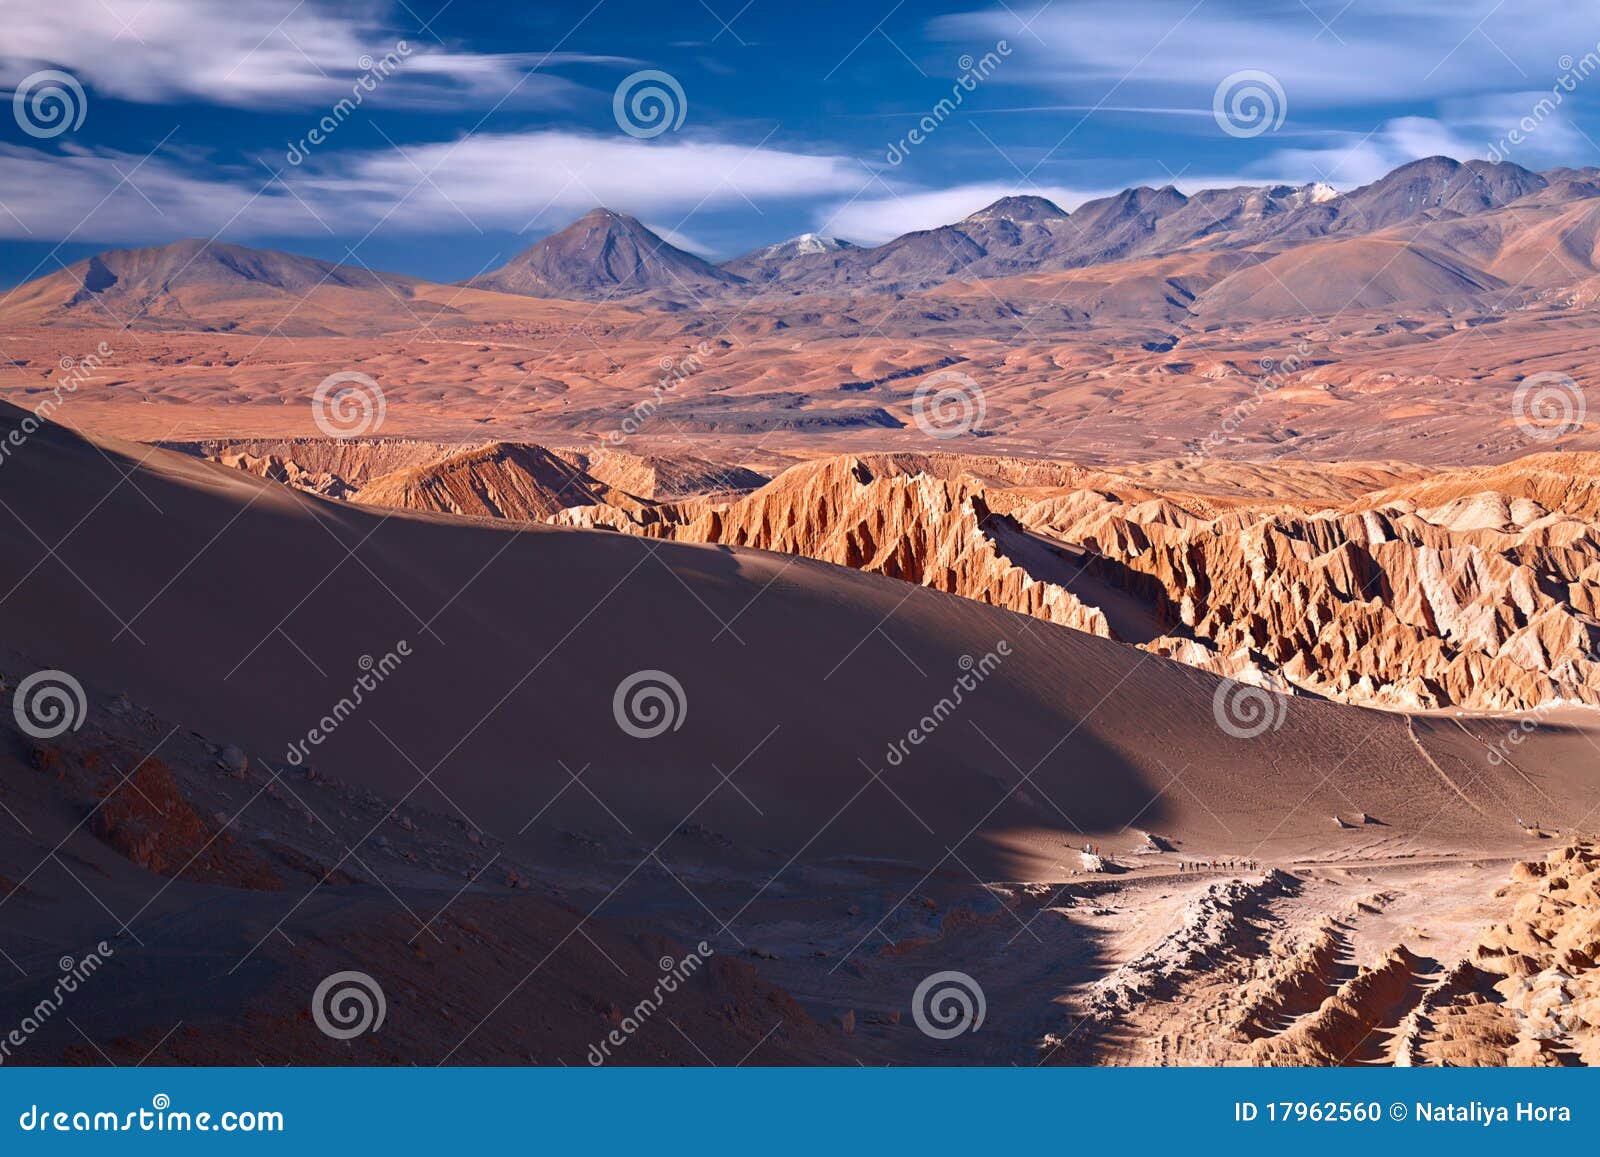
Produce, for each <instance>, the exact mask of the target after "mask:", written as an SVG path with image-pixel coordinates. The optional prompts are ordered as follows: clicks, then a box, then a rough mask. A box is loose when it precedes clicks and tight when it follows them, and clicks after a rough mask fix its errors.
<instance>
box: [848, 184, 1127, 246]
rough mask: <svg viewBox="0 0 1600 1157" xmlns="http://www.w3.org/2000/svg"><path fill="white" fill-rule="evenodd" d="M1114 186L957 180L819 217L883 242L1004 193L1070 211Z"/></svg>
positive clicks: (851, 234) (860, 237) (864, 239)
mask: <svg viewBox="0 0 1600 1157" xmlns="http://www.w3.org/2000/svg"><path fill="white" fill-rule="evenodd" d="M1111 191H1113V190H1105V189H1094V190H1087V189H1067V188H1062V187H1060V186H1048V187H1043V188H1041V187H1039V186H1036V185H1028V186H1018V185H1010V184H1005V183H1003V182H992V183H979V184H971V185H956V186H953V187H951V188H948V189H927V190H908V191H906V192H904V193H899V194H895V193H890V194H889V195H888V196H876V197H871V198H867V197H862V198H858V199H856V200H853V201H848V202H845V203H843V204H839V205H836V206H834V207H833V208H832V209H830V210H827V211H824V212H823V213H822V214H820V215H819V216H818V218H817V231H818V232H820V233H827V234H829V235H831V236H835V237H843V238H845V239H846V240H848V241H855V242H858V243H860V244H864V245H878V244H881V243H883V242H885V241H888V240H890V239H891V238H894V237H898V236H899V235H900V234H902V233H910V232H913V231H915V230H918V229H934V228H937V227H938V226H940V225H948V224H950V223H951V222H953V221H959V220H960V219H961V218H963V217H966V216H968V215H970V214H972V213H976V212H977V211H978V210H979V209H982V208H983V207H984V206H986V205H992V204H993V203H994V202H996V201H998V200H999V199H1000V198H1001V197H1011V196H1017V195H1032V196H1036V197H1046V198H1048V199H1049V200H1051V201H1054V202H1055V203H1056V204H1057V205H1059V206H1061V207H1062V208H1063V209H1066V210H1068V211H1069V212H1070V211H1071V210H1073V209H1075V208H1077V207H1078V206H1079V205H1081V204H1083V203H1084V202H1085V201H1089V200H1092V199H1094V198H1095V197H1103V196H1105V195H1106V194H1107V193H1108V192H1111Z"/></svg>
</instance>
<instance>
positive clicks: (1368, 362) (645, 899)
mask: <svg viewBox="0 0 1600 1157" xmlns="http://www.w3.org/2000/svg"><path fill="white" fill-rule="evenodd" d="M973 209H974V213H973V214H972V216H970V217H968V218H966V219H964V220H962V221H958V222H955V223H953V224H951V225H949V226H946V227H944V228H943V229H939V230H932V231H925V232H920V233H913V234H909V235H907V236H905V237H902V238H899V239H897V240H895V241H891V242H889V243H888V244H887V245H883V246H879V247H876V248H860V247H854V246H843V247H841V246H839V245H837V244H836V243H834V242H832V241H831V239H811V240H809V241H808V240H806V239H800V240H799V241H798V242H796V243H789V247H788V248H785V246H782V245H778V246H774V247H772V249H769V250H761V251H758V252H757V253H754V254H751V255H749V256H748V257H746V258H740V259H738V260H737V261H733V262H729V263H726V264H725V265H722V266H712V265H709V264H707V263H706V262H704V261H701V260H700V259H699V258H697V257H694V256H693V255H691V254H688V253H686V252H682V251H679V250H677V249H674V248H673V247H672V246H671V245H669V244H668V243H667V242H666V241H664V240H662V239H661V238H660V237H658V236H656V235H655V234H653V233H651V232H650V231H649V230H648V229H646V228H645V227H644V226H643V225H641V224H640V223H639V222H637V221H635V220H633V219H632V218H629V217H626V216H624V215H620V214H615V213H610V212H608V211H604V210H596V211H595V212H594V213H590V214H588V215H586V216H584V217H583V218H581V219H580V220H579V221H578V222H576V223H574V224H573V225H572V226H571V227H570V228H569V229H567V230H563V231H561V232H558V233H556V234H554V235H552V236H551V237H549V238H547V239H545V240H543V241H541V242H539V243H538V244H536V245H535V246H534V247H533V248H532V249H530V250H529V251H528V252H527V253H525V254H523V255H521V256H519V257H518V258H516V259H514V260H513V261H512V262H511V263H510V264H508V265H507V266H506V267H505V268H503V269H501V270H496V271H493V272H491V273H488V274H485V275H482V276H480V277H478V278H475V279H473V280H472V282H471V283H466V284H461V285H450V286H447V285H437V284H433V283H429V282H425V281H419V280H417V279H415V278H410V277H402V276H398V275H396V276H390V275H387V274H377V273H373V272H372V271H370V270H368V269H365V268H364V267H359V268H353V267H345V266H334V265H328V264H326V263H322V262H317V261H312V260H310V259H308V258H299V257H293V256H290V255H286V254H282V253H272V252H263V251H255V250H249V249H245V248H242V247H238V246H230V245H224V244H222V243H217V242H213V243H202V242H192V243H189V242H185V243H180V244H176V245H170V246H165V247H159V248H150V249H139V250H122V251H112V252H108V253H106V254H104V255H102V256H100V257H95V258H92V259H89V260H88V261H85V262H80V263H78V264H77V265H73V266H69V267H67V268H63V269H58V270H56V271H55V272H53V273H48V274H45V275H43V276H41V277H39V278H38V279H36V280H34V281H31V282H29V283H27V284H24V285H22V286H19V287H18V288H16V289H14V290H12V291H10V292H9V293H7V294H5V295H3V297H0V399H3V400H0V449H3V450H4V460H3V462H0V623H3V624H4V630H3V632H0V677H3V683H4V688H5V692H6V698H7V700H8V705H9V704H10V703H11V701H12V700H13V699H15V703H16V706H15V711H14V712H13V711H12V710H8V711H7V712H6V714H5V717H4V719H3V720H0V733H3V735H0V738H3V742H0V828H4V830H5V832H6V835H5V839H4V840H0V954H3V959H0V994H3V996H4V1003H5V1005H6V1006H7V1007H10V1006H13V1005H14V1006H16V1007H18V1008H28V1007H32V1006H33V1004H34V1002H35V1001H36V1000H37V993H38V990H39V989H40V986H41V984H44V985H45V987H48V984H47V983H46V982H47V981H48V980H49V979H51V978H53V977H54V976H55V975H56V972H57V962H58V961H59V960H60V959H61V958H62V957H72V958H78V957H79V956H81V954H82V953H83V952H84V951H86V950H87V949H88V948H90V947H91V946H94V945H103V946H104V948H105V951H104V952H103V953H102V955H104V956H105V957H106V962H105V964H104V967H103V970H102V972H103V975H101V976H98V977H97V978H96V979H95V980H94V981H93V982H91V983H86V984H84V985H83V987H82V989H81V991H79V992H77V993H75V994H74V996H73V999H72V1002H71V1006H70V1009H69V1010H68V1012H69V1013H70V1015H63V1016H61V1017H59V1018H52V1019H50V1020H49V1021H48V1023H46V1024H44V1025H43V1026H42V1027H41V1028H40V1030H39V1031H38V1032H37V1034H35V1035H34V1036H33V1037H32V1038H31V1039H30V1040H29V1042H28V1044H27V1046H26V1048H24V1049H21V1050H19V1051H18V1052H17V1054H16V1055H15V1056H12V1057H8V1058H7V1061H8V1063H52V1062H59V1061H68V1062H72V1063H82V1064H103V1063H106V1062H114V1063H118V1064H122V1063H135V1062H140V1061H146V1062H148V1063H151V1064H157V1063H206V1064H209V1063H225V1064H245V1065H249V1064H254V1063H257V1062H259V1063H262V1064H268V1065H271V1064H282V1063H296V1064H340V1063H376V1064H439V1063H448V1064H513V1065H520V1064H541V1065H555V1064H563V1063H564V1064H569V1065H583V1064H592V1063H596V1059H595V1050H596V1049H597V1048H600V1047H601V1046H604V1056H603V1058H602V1059H603V1060H604V1062H605V1063H608V1064H632V1065H640V1064H685V1065H696V1064H707V1063H712V1064H729V1065H731V1064H737V1063H751V1064H828V1065H848V1064H855V1063H861V1064H866V1065H880V1064H993V1065H1007V1064H1020V1065H1030V1064H1065V1065H1094V1064H1115V1065H1122V1064H1135V1065H1144V1064H1163V1065H1165V1064H1175V1065H1221V1064H1227V1065H1233V1064H1240V1065H1289V1064H1297V1065H1304V1064H1311V1065H1340V1064H1347V1065H1354V1064H1370V1065H1380V1064H1381V1065H1431V1064H1452V1065H1502V1064H1516V1065H1579V1064H1588V1065H1593V1064H1595V1063H1597V1062H1600V842H1597V839H1596V836H1595V835H1594V833H1595V832H1596V831H1597V830H1600V774H1597V772H1596V768H1597V767H1600V710H1597V709H1600V426H1597V424H1596V422H1595V421H1592V420H1588V416H1587V409H1588V406H1587V398H1588V397H1589V396H1590V394H1591V393H1592V391H1593V389H1594V387H1595V385H1596V384H1597V377H1596V374H1597V371H1596V367H1597V366H1600V349H1597V346H1600V325H1597V324H1596V323H1597V321H1600V312H1597V310H1600V305H1597V298H1600V172H1597V171H1595V170H1556V171H1551V172H1546V173H1542V174H1540V173H1534V172H1531V171H1529V170H1526V169H1522V168H1520V167H1518V166H1515V165H1511V164H1500V165H1489V164H1487V163H1485V162H1469V163H1467V164H1461V163H1458V162H1455V161H1450V160H1447V159H1445V158H1431V159H1428V160H1423V161H1418V162H1415V163H1413V164H1411V165H1407V166H1405V167H1404V168H1401V169H1399V170H1397V171H1396V172H1394V173H1392V174H1390V175H1389V176H1387V177H1384V178H1382V179H1381V180H1380V181H1378V182H1375V183H1373V184H1371V185H1368V186H1364V187H1362V188H1360V189H1356V190H1352V191H1349V192H1346V193H1342V194H1335V192H1334V191H1333V190H1332V189H1328V188H1327V187H1326V186H1314V185H1308V186H1305V187H1302V188H1291V187H1285V186H1274V187H1262V188H1241V189H1226V190H1212V191H1209V192H1208V193H1202V194H1195V195H1192V196H1188V197H1185V196H1184V195H1183V194H1181V193H1179V192H1178V191H1177V190H1176V189H1172V188H1170V187H1169V188H1166V189H1151V188H1140V189H1132V190H1127V191H1125V192H1124V193H1122V194H1118V195H1116V196H1113V197H1109V198H1105V199H1104V201H1103V202H1091V203H1090V204H1088V205H1085V206H1082V207H1080V208H1079V209H1077V210H1075V211H1073V212H1072V213H1070V214H1068V213H1064V212H1063V211H1062V210H1060V209H1058V208H1057V207H1055V206H1054V205H1052V204H1050V203H1049V202H1047V201H1043V200H1042V199H1040V198H1034V197H1012V198H1007V199H1005V200H1003V201H1001V202H998V203H996V204H994V205H991V206H988V207H979V206H973ZM334 378H336V379H337V380H336V381H334V383H333V385H332V386H331V387H330V386H329V381H330V379H334ZM36 672H46V673H53V674H62V673H65V674H69V675H70V676H71V677H72V681H73V682H74V683H76V684H77V685H78V686H79V687H81V689H82V692H83V700H82V702H81V704H75V703H73V702H72V701H71V697H70V696H68V697H67V698H66V699H65V700H59V699H58V700H57V701H56V702H55V706H56V707H57V708H62V709H64V710H66V711H67V712H68V714H69V715H70V716H72V724H73V726H69V727H64V728H62V729H60V730H58V731H56V732H55V733H54V734H41V732H48V731H50V730H51V729H50V728H48V727H40V726H39V720H38V719H37V718H35V719H34V720H33V725H32V729H31V730H30V728H29V727H27V726H24V725H23V724H24V701H25V700H26V692H27V690H28V689H29V687H28V680H29V679H30V677H31V676H32V675H33V674H34V673H36ZM357 687H359V688H360V692H359V694H358V693H357V692H356V688H357ZM341 704H343V706H341ZM44 706H46V707H48V706H49V704H48V703H46V704H44ZM330 724H331V725H330ZM691 960H692V961H693V963H694V967H693V969H691V970H690V972H691V975H689V976H688V977H687V979H682V980H681V981H679V982H677V983H675V984H674V986H673V987H672V990H671V991H669V992H668V993H667V994H666V995H665V996H664V997H663V996H662V995H661V991H660V987H659V982H660V980H661V978H662V977H663V976H664V975H674V974H676V973H678V972H681V971H682V970H683V968H684V965H685V962H686V961H691ZM350 971H354V972H360V973H363V974H366V975H368V976H369V977H371V978H375V979H376V981H377V982H379V983H380V984H381V986H382V990H383V992H384V994H385V997H386V1012H385V1015H384V1018H383V1023H382V1026H381V1030H380V1031H375V1032H370V1033H365V1034H363V1035H360V1036H356V1037H352V1038H351V1039H339V1038H338V1037H336V1036H331V1035H330V1034H329V1033H328V1032H327V1031H326V1030H325V1029H324V1028H323V1027H322V1026H321V1025H320V1023H319V1021H318V1018H317V1017H314V1016H313V1013H312V1009H311V1002H312V994H313V993H314V992H315V991H316V990H317V989H318V986H319V983H321V982H323V981H324V979H325V978H328V977H331V976H333V975H334V974H338V973H341V972H350ZM619 1037H620V1038H621V1039H622V1043H621V1044H618V1043H616V1040H617V1039H618V1038H619Z"/></svg>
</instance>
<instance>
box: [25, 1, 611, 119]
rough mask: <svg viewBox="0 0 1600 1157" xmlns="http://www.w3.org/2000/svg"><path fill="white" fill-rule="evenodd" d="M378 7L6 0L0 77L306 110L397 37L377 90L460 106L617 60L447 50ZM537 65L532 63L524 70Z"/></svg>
mask: <svg viewBox="0 0 1600 1157" xmlns="http://www.w3.org/2000/svg"><path fill="white" fill-rule="evenodd" d="M396 14H399V15H400V16H401V17H403V18H402V19H395V18H394V17H395V15H396ZM388 15H389V17H390V18H389V19H381V18H379V14H378V11H377V10H375V9H373V8H372V7H371V6H365V5H345V6H343V7H338V6H332V5H326V4H321V3H310V2H307V3H300V4H293V3H289V2H284V0H276V2H275V0H48V2H47V3H40V4H26V5H12V6H11V7H10V8H9V9H8V10H7V12H6V15H5V30H4V36H3V38H0V80H3V81H4V82H6V83H8V84H15V83H16V82H17V81H18V80H19V79H20V78H21V77H22V76H24V75H26V74H27V73H28V72H31V71H33V70H34V69H37V68H40V67H43V66H52V67H57V68H64V69H66V70H67V71H69V72H71V73H72V74H73V75H74V76H76V77H77V78H78V79H79V80H80V81H82V82H84V83H85V84H87V85H90V86H92V87H93V88H94V89H95V90H97V91H98V92H100V93H103V94H105V95H107V96H112V97H118V98H121V99H123V100H130V101H138V102H142V103H146V104H165V103H174V102H179V101H185V100H201V101H206V102H210V103H214V104H220V105H227V106H232V107H239V108H244V107H250V108H271V107H280V108H310V107H315V106H317V105H319V104H322V103H325V102H326V101H328V100H329V99H337V98H338V97H339V96H348V95H349V92H350V86H351V84H352V82H353V81H354V80H355V78H357V77H358V76H360V75H361V74H362V73H363V72H365V71H366V69H367V68H369V67H370V62H371V61H372V60H375V59H382V58H383V57H384V55H385V54H388V53H392V52H393V51H394V50H395V46H396V43H397V41H399V40H401V39H406V40H407V47H408V49H409V54H408V55H407V57H406V59H405V63H404V65H403V67H402V68H401V69H400V70H399V71H397V72H396V74H395V76H394V78H393V79H391V80H390V81H388V82H387V83H386V84H385V85H384V88H383V93H382V96H381V99H383V100H388V101H392V102H394V103H397V104H413V105H416V104H421V105H445V104H460V103H463V102H469V101H474V100H477V101H482V100H485V99H487V100H491V101H493V100H498V99H500V98H501V97H504V96H506V95H507V94H508V93H511V92H512V90H513V89H515V90H516V93H515V99H516V101H517V102H518V103H519V104H553V103H557V102H560V101H561V100H563V99H565V98H566V97H568V96H569V95H570V94H571V93H572V92H574V91H576V89H577V86H576V85H574V84H573V83H572V82H571V81H568V80H566V79H564V78H562V77H559V76H556V75H553V74H551V73H550V72H549V71H547V70H549V69H552V68H557V67H560V66H563V65H570V64H575V63H594V62H603V63H613V62H617V61H618V58H615V57H596V56H586V55H581V54H576V53H539V52H516V53H481V52H470V51H465V50H453V49H449V48H445V47H443V46H441V45H440V44H439V42H438V41H437V40H435V39H434V38H433V36H432V34H431V33H430V32H424V31H421V30H418V29H416V28H415V25H416V21H415V20H414V19H412V18H410V17H409V16H407V15H406V14H405V13H404V10H403V9H401V8H399V7H398V6H392V7H391V8H390V9H389V12H388ZM408 26H409V28H410V30H409V31H408ZM407 38H409V39H407ZM364 60H365V61H366V63H363V61H364ZM535 68H539V69H540V71H538V72H536V73H534V74H533V75H531V76H530V75H528V74H529V72H530V70H533V69H535Z"/></svg>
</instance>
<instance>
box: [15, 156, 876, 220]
mask: <svg viewBox="0 0 1600 1157" xmlns="http://www.w3.org/2000/svg"><path fill="white" fill-rule="evenodd" d="M278 167H281V169H282V172H281V177H280V178H279V179H276V180H275V179H273V178H272V176H271V175H270V173H269V171H268V170H266V169H265V168H259V167H258V168H249V167H245V168H218V167H207V166H204V165H200V164H198V163H196V161H195V160H194V159H193V158H184V159H182V160H181V161H180V160H177V159H170V158H168V157H167V156H166V155H165V154H159V153H158V154H157V155H156V156H154V157H151V158H149V159H148V160H143V162H142V163H141V158H139V157H137V156H130V155H127V154H124V153H119V152H110V151H102V150H88V149H84V148H82V147H78V146H69V147H68V148H66V149H65V150H63V151H62V152H61V153H59V154H57V153H44V152H39V151H35V150H30V149H24V148H17V147H14V146H4V145H0V203H4V204H5V205H6V206H7V208H8V209H9V210H10V213H11V214H14V215H15V218H16V219H13V217H12V216H10V215H7V214H5V213H0V236H8V237H31V238H32V239H35V240H41V239H49V240H59V239H61V238H62V237H64V236H66V235H67V234H68V233H69V232H71V233H72V236H73V237H74V238H75V239H76V240H81V241H119V242H122V241H126V242H136V243H141V244H142V243H150V242H154V241H162V240H172V239H174V238H177V237H186V236H193V235H196V234H199V235H205V236H209V235H211V234H214V233H217V232H219V231H221V232H222V233H223V235H224V236H227V237H237V238H244V239H248V238H250V237H261V236H273V235H279V236H281V235H287V234H299V235H308V236H327V235H328V233H329V232H330V231H335V230H337V231H338V232H340V234H341V235H345V236H348V235H351V234H360V233H362V232H365V231H366V230H368V229H370V228H373V227H374V226H381V227H383V228H386V229H392V230H399V231H410V232H437V233H451V232H454V233H460V232H462V231H468V232H470V231H471V230H472V229H474V228H476V229H480V230H483V231H489V230H513V231H518V232H521V231H527V232H530V233H534V232H542V231H546V230H549V229H552V228H555V227H558V226H560V225H564V224H566V223H567V222H568V221H570V220H571V219H572V218H573V217H574V216H576V215H577V214H579V213H581V212H583V211H585V210H587V209H591V208H593V207H594V206H596V205H606V206H607V207H609V208H613V209H617V210H621V211H625V212H629V213H633V214H635V215H637V216H641V217H645V218H647V219H650V220H653V221H659V222H661V223H662V224H663V225H664V226H665V227H668V228H676V227H680V226H679V223H680V222H683V221H684V220H685V219H686V218H692V217H693V215H694V214H695V213H696V212H699V211H701V210H713V209H717V208H720V207H725V206H728V205H730V204H744V203H746V202H762V201H770V200H775V199H785V198H797V197H799V196H801V195H802V194H804V195H811V196H829V195H833V196H838V195H842V194H844V193H847V192H849V191H853V190H854V189H855V188H857V187H858V186H859V185H860V183H861V176H860V170H859V169H858V168H857V167H856V166H855V165H854V163H853V162H851V161H849V160H848V159H847V158H844V157H839V156H827V155H817V154H810V153H798V152H788V151H785V150H782V149H777V148H771V147H756V148H750V147H747V146H745V145H740V144H733V143H729V142H726V141H716V140H703V139H695V138H677V139H674V140H672V141H670V142H666V141H663V142H650V143H645V142H640V141H635V140H632V139H630V138H627V137H623V136H621V135H620V134H619V135H616V136H610V137H597V136H590V135H586V134H581V133H572V132H560V131H553V130H552V131H536V132H526V133H479V134H477V135H474V136H470V137H466V138H463V139H461V140H459V141H451V142H432V143H427V144H422V145H413V146H408V147H406V149H405V151H404V152H401V151H399V150H396V149H383V150H376V151H360V152H355V151H347V152H343V153H338V154H332V155H330V156H328V157H327V158H326V159H324V158H314V159H313V160H312V161H310V162H308V163H307V164H306V165H304V166H302V167H301V168H298V169H294V168H289V167H287V166H281V161H280V164H279V166H278ZM125 175H127V176H126V177H125ZM19 220H20V221H21V222H25V223H26V226H27V230H31V233H29V232H27V231H25V230H24V229H23V228H22V226H21V225H20V224H19V223H18V222H19ZM325 223H326V224H325Z"/></svg>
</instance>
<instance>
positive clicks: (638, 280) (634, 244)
mask: <svg viewBox="0 0 1600 1157" xmlns="http://www.w3.org/2000/svg"><path fill="white" fill-rule="evenodd" d="M742 282H743V279H742V278H740V277H738V276H737V275H735V274H733V273H729V272H727V271H725V270H722V269H718V268H717V267H716V266H715V265H712V264H710V263H709V262H707V261H703V260H702V259H700V258H699V257H696V256H695V255H694V254H692V253H686V252H685V251H684V250H682V249H679V248H677V247H676V246H674V245H669V244H668V243H667V242H666V241H665V240H663V239H662V238H661V237H659V236H657V235H656V234H655V233H653V232H651V231H650V230H649V229H648V228H646V227H645V226H644V225H643V224H642V223H641V222H639V221H638V220H637V219H635V218H633V217H629V216H628V215H626V214H625V213H613V212H612V211H611V210H610V209H591V210H590V211H589V212H588V213H585V214H584V215H583V216H582V217H579V218H578V219H577V220H576V221H574V222H573V223H572V224H571V225H568V226H567V227H566V228H565V229H562V230H560V231H559V232H556V233H552V234H551V235H550V236H548V237H545V238H543V239H542V240H540V241H536V242H535V243H534V244H533V245H532V246H530V247H529V248H527V249H525V250H523V251H522V252H521V253H519V254H517V256H515V257H513V258H512V259H511V260H510V261H508V262H506V263H505V264H504V265H502V266H501V267H500V268H498V269H494V270H491V271H490V272H488V273H484V274H480V275H479V276H477V277H474V278H473V279H472V280H471V281H469V282H467V284H468V285H471V286H473V287H474V288H477V289H491V290H496V291H498V292H501V293H517V294H525V295H528V296H532V297H576V298H590V297H599V298H610V297H625V296H628V295H630V294H637V293H645V292H648V291H650V290H663V291H665V292H666V293H667V294H669V295H676V296H680V297H684V298H688V299H690V300H693V299H694V298H695V297H696V295H702V294H706V293H710V292H713V291H715V290H718V289H723V288H726V287H728V286H732V285H739V284H742Z"/></svg>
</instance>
